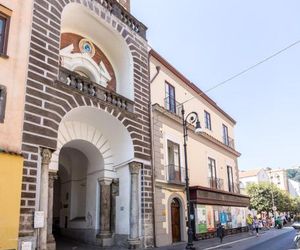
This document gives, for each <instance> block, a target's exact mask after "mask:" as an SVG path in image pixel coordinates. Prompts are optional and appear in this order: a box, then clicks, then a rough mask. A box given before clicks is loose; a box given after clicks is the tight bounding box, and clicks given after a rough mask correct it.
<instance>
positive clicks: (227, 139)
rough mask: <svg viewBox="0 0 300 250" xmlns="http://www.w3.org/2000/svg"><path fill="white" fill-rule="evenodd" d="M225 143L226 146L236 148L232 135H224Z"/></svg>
mask: <svg viewBox="0 0 300 250" xmlns="http://www.w3.org/2000/svg"><path fill="white" fill-rule="evenodd" d="M223 143H224V144H225V145H226V146H228V147H230V148H232V149H234V148H235V146H234V139H233V138H231V137H229V136H227V137H226V136H224V137H223Z"/></svg>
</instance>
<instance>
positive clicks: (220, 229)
mask: <svg viewBox="0 0 300 250" xmlns="http://www.w3.org/2000/svg"><path fill="white" fill-rule="evenodd" d="M224 236H225V228H224V226H223V225H222V224H221V223H218V224H217V237H219V238H220V243H222V242H223V238H224Z"/></svg>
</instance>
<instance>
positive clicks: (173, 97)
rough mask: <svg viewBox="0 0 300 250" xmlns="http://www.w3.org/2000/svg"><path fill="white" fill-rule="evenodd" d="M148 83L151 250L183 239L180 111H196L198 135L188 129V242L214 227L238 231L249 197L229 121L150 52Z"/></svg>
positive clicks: (206, 234) (210, 232) (184, 212)
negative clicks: (242, 188)
mask: <svg viewBox="0 0 300 250" xmlns="http://www.w3.org/2000/svg"><path fill="white" fill-rule="evenodd" d="M150 81H151V103H152V120H151V122H152V128H153V135H152V136H153V137H152V140H153V163H154V164H153V168H154V169H153V172H154V179H155V180H154V187H155V192H154V200H155V210H154V214H155V220H154V225H155V240H156V245H157V246H164V245H169V244H172V243H174V242H179V241H186V240H187V224H186V220H187V202H186V192H185V181H186V170H185V163H184V161H185V155H184V147H183V146H184V141H183V125H182V122H183V121H182V110H183V108H184V110H185V115H186V116H187V115H188V114H190V112H193V111H194V112H196V113H197V115H198V117H199V121H200V124H201V126H202V131H201V133H200V134H197V133H195V132H194V126H192V125H191V126H188V140H187V163H188V175H189V178H190V190H189V193H190V198H191V204H190V206H191V208H192V209H191V214H192V218H193V219H192V228H193V233H194V237H197V238H205V237H211V236H212V235H214V233H215V230H216V225H217V223H219V222H221V223H222V224H223V225H224V226H225V228H226V230H228V231H229V232H230V233H231V232H235V231H237V230H241V229H242V228H243V227H244V226H245V225H244V224H245V213H246V211H247V210H246V207H247V206H248V204H249V197H247V196H244V195H241V194H240V191H239V175H238V173H239V171H238V163H237V159H238V157H239V156H240V153H239V152H237V151H236V149H235V146H234V139H233V138H234V125H235V121H234V119H233V118H232V117H231V116H229V115H228V114H227V113H226V112H224V111H223V110H222V109H221V108H220V107H219V106H218V105H217V104H216V103H215V102H214V101H213V100H212V99H210V98H209V97H208V96H207V95H206V94H205V93H203V92H202V91H201V90H200V89H199V88H198V87H196V86H195V85H194V84H193V83H191V82H190V81H189V80H188V79H187V78H186V77H185V76H183V75H182V74H181V73H180V72H178V71H177V70H176V69H175V68H174V67H173V66H172V65H171V64H170V63H169V62H168V61H166V60H165V59H164V58H163V57H162V56H161V55H159V54H158V53H157V52H156V51H155V50H151V51H150ZM182 103H184V104H183V105H182ZM186 116H185V118H186ZM188 121H189V120H188ZM243 218H244V219H243Z"/></svg>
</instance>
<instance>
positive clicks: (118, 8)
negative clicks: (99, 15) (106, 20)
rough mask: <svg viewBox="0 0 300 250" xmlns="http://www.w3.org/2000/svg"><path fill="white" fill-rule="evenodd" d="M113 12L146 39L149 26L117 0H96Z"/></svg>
mask: <svg viewBox="0 0 300 250" xmlns="http://www.w3.org/2000/svg"><path fill="white" fill-rule="evenodd" d="M96 1H97V2H98V3H99V4H101V5H102V6H103V7H104V8H106V9H107V10H108V11H109V12H110V13H111V14H113V15H114V16H116V17H117V18H118V19H120V20H121V21H122V22H123V23H125V24H126V25H127V26H128V27H129V28H130V29H131V30H133V31H134V32H136V33H137V34H139V35H140V36H141V37H143V38H145V39H146V31H147V27H146V26H145V25H144V24H143V23H141V22H140V21H139V20H137V19H136V18H135V17H134V16H133V15H131V14H130V13H129V12H128V11H127V10H126V9H125V8H124V7H123V6H122V5H121V4H119V3H118V2H117V1H116V0H96Z"/></svg>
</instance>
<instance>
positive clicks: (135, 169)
mask: <svg viewBox="0 0 300 250" xmlns="http://www.w3.org/2000/svg"><path fill="white" fill-rule="evenodd" d="M141 166H142V164H141V163H139V162H131V163H129V170H130V175H131V181H130V234H129V239H128V243H129V249H135V248H138V247H139V246H140V244H141V240H140V238H139V214H140V207H139V172H140V169H141Z"/></svg>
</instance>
